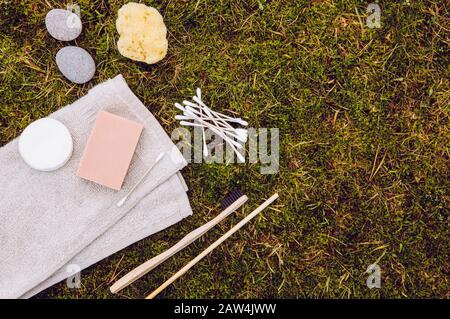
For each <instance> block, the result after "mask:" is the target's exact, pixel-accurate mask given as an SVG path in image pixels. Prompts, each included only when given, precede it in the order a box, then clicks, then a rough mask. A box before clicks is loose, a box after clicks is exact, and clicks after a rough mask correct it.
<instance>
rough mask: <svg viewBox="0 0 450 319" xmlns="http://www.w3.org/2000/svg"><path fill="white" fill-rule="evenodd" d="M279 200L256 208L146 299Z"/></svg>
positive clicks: (158, 291) (154, 295)
mask: <svg viewBox="0 0 450 319" xmlns="http://www.w3.org/2000/svg"><path fill="white" fill-rule="evenodd" d="M277 198H278V194H277V193H275V194H273V195H272V196H271V197H270V198H269V199H268V200H266V201H265V202H264V203H262V204H261V205H260V206H259V207H258V208H256V209H255V210H254V211H253V212H251V213H250V214H248V215H247V216H246V217H245V218H244V219H242V220H241V221H240V222H239V223H237V224H236V225H235V226H234V227H233V228H231V229H230V230H229V231H227V232H226V233H225V234H224V235H223V236H222V237H220V238H219V239H218V240H216V241H215V242H214V243H213V244H212V245H211V246H209V247H208V248H206V249H205V250H204V251H203V252H202V253H200V255H198V256H197V257H195V258H194V259H192V260H191V261H190V262H189V263H188V264H187V265H186V266H184V267H183V268H181V269H180V270H179V271H178V272H176V273H175V274H174V275H173V276H172V277H170V278H169V279H168V280H167V281H166V282H164V283H163V284H162V285H161V286H159V287H158V288H157V289H156V290H155V291H153V292H152V293H151V294H150V295H148V296H147V297H146V298H145V299H153V298H154V297H156V296H157V295H158V294H159V293H160V292H161V291H163V290H164V289H166V288H167V287H168V286H169V285H170V284H171V283H173V282H174V281H175V280H177V279H178V278H180V277H181V276H183V275H184V274H185V273H186V272H187V271H188V270H189V269H191V268H192V267H193V266H194V265H195V264H197V263H198V262H199V261H200V260H202V259H203V258H204V257H205V256H206V255H208V254H209V253H210V252H212V251H213V250H214V249H215V248H216V247H217V246H219V245H220V244H221V243H223V242H224V241H225V240H226V239H227V238H228V237H230V236H231V235H233V234H234V233H235V232H237V231H238V230H239V229H241V228H242V226H244V225H245V224H247V223H248V222H249V221H250V220H252V219H253V218H254V217H255V216H256V215H258V214H259V213H260V212H261V211H262V210H263V209H265V208H266V207H267V206H269V205H270V204H271V203H272V202H273V201H275V200H276V199H277Z"/></svg>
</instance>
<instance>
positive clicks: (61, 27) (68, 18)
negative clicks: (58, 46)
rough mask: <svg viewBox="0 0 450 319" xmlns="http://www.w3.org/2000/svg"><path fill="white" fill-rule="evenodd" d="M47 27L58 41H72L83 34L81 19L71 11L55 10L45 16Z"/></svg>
mask: <svg viewBox="0 0 450 319" xmlns="http://www.w3.org/2000/svg"><path fill="white" fill-rule="evenodd" d="M45 27H46V28H47V31H48V33H50V35H51V36H52V37H54V38H55V39H56V40H60V41H72V40H75V39H76V38H77V37H78V36H79V35H80V33H81V29H82V25H81V19H80V17H79V16H77V15H76V14H75V13H73V12H71V11H69V10H63V9H53V10H50V11H49V12H48V13H47V15H46V16H45Z"/></svg>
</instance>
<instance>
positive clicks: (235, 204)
mask: <svg viewBox="0 0 450 319" xmlns="http://www.w3.org/2000/svg"><path fill="white" fill-rule="evenodd" d="M247 200H248V197H247V196H245V195H244V194H242V192H241V191H240V190H233V191H231V192H230V194H229V195H228V196H227V197H225V199H224V200H223V201H222V209H224V211H223V212H222V213H220V214H219V215H217V216H216V217H215V218H213V219H212V220H210V221H209V222H207V223H206V224H204V225H203V226H200V227H199V228H197V229H195V230H193V231H192V232H190V233H189V234H187V235H186V236H185V237H183V239H181V240H180V241H179V242H178V243H177V244H175V245H174V246H172V247H171V248H169V249H168V250H166V251H165V252H163V253H161V254H159V255H158V256H155V257H153V258H152V259H149V260H148V261H146V262H145V263H143V264H142V265H140V266H138V267H136V268H135V269H133V270H132V271H130V272H129V273H127V274H126V275H125V276H123V277H122V278H120V279H119V280H117V281H116V282H115V283H114V284H113V285H112V286H111V288H110V290H111V292H112V293H117V292H119V291H120V290H122V289H123V288H125V287H127V286H128V285H130V284H131V283H133V282H134V281H136V280H138V279H139V278H141V277H142V276H144V275H145V274H147V273H148V272H149V271H150V270H152V269H154V268H155V267H156V266H158V265H159V264H161V263H162V262H164V261H165V260H167V259H168V258H169V257H171V256H173V255H175V254H176V253H177V252H179V251H180V250H182V249H184V248H185V247H187V246H188V245H190V244H191V243H193V242H194V241H195V240H197V239H198V238H200V237H201V236H202V235H203V234H205V233H206V232H207V231H208V230H210V229H211V228H213V227H214V226H215V225H217V224H218V223H220V222H221V221H222V220H223V219H225V218H226V217H227V216H228V215H230V214H231V213H232V212H234V211H236V210H237V209H238V208H239V207H241V206H242V205H243V204H244V203H245V202H246V201H247Z"/></svg>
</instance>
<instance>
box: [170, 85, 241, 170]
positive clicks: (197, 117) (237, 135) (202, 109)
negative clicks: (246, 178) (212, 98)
mask: <svg viewBox="0 0 450 319" xmlns="http://www.w3.org/2000/svg"><path fill="white" fill-rule="evenodd" d="M196 94H197V95H196V96H193V97H192V99H193V100H194V103H193V102H189V101H186V100H185V101H183V105H181V104H180V103H175V107H176V108H177V109H179V110H180V111H182V112H183V115H176V116H175V119H176V120H179V121H180V124H181V125H184V126H194V127H201V128H202V132H203V155H204V156H208V154H209V152H208V147H207V146H206V137H205V129H210V130H211V131H212V132H214V133H215V134H217V135H218V136H220V137H221V138H222V139H223V140H224V141H225V142H226V143H228V144H229V145H230V146H231V148H232V149H233V151H234V152H235V153H236V155H237V157H238V158H239V160H240V161H241V162H244V156H243V155H242V154H241V152H239V150H240V149H242V147H243V145H242V144H241V143H245V142H247V138H248V131H247V129H243V128H234V127H233V126H231V125H230V123H234V124H240V125H242V126H247V125H248V123H247V122H246V121H244V120H243V119H241V118H233V117H231V116H228V115H225V114H222V113H219V112H216V111H213V110H211V109H210V108H209V107H208V106H207V105H206V104H205V103H204V102H203V101H202V91H201V90H200V88H197V91H196ZM189 120H192V122H189Z"/></svg>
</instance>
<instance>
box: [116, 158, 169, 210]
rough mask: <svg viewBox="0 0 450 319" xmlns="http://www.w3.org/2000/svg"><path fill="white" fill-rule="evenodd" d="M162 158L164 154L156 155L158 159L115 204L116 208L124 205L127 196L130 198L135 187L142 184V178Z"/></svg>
mask: <svg viewBox="0 0 450 319" xmlns="http://www.w3.org/2000/svg"><path fill="white" fill-rule="evenodd" d="M163 157H164V152H162V153H160V154H159V155H158V157H157V158H156V160H155V161H154V162H153V164H152V165H151V166H150V167H149V168H148V169H147V171H146V172H145V173H144V175H142V177H141V179H140V180H138V182H137V183H136V184H134V186H133V187H132V188H131V189H130V191H129V192H128V194H126V195H125V196H124V197H123V198H122V199H121V200H120V201H118V202H117V204H116V205H117V207H122V205H123V204H124V203H125V201H126V200H127V198H128V196H130V195H131V194H132V193H133V192H134V190H135V189H136V187H138V186H139V184H140V183H142V181H143V180H144V178H145V177H146V176H147V175H148V173H150V171H151V170H152V169H153V167H155V165H156V164H158V162H159V161H160V160H161V159H162V158H163Z"/></svg>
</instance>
